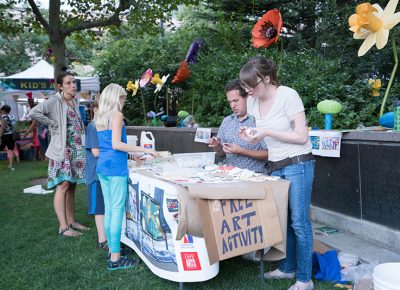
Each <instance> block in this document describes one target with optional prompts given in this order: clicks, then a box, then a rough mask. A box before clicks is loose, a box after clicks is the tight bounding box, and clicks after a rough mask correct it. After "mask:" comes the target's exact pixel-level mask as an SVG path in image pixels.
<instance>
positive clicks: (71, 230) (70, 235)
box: [58, 227, 82, 237]
mask: <svg viewBox="0 0 400 290" xmlns="http://www.w3.org/2000/svg"><path fill="white" fill-rule="evenodd" d="M69 231H70V232H71V234H69V235H68V234H66V233H67V232H69ZM58 235H59V236H63V237H78V236H80V235H82V233H81V232H77V231H75V230H74V229H71V228H70V227H66V228H65V229H60V230H59V231H58Z"/></svg>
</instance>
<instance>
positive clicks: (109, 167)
mask: <svg viewBox="0 0 400 290" xmlns="http://www.w3.org/2000/svg"><path fill="white" fill-rule="evenodd" d="M126 95H127V93H126V91H125V89H124V88H122V87H121V86H119V85H117V84H109V85H108V86H107V87H105V88H104V90H103V92H102V94H101V96H100V102H99V110H98V111H97V114H96V116H95V119H94V122H95V124H96V129H97V136H98V139H99V148H100V155H99V158H98V160H97V169H96V172H97V175H98V177H99V180H100V183H101V188H102V190H103V196H104V206H105V215H104V229H105V232H106V237H107V242H108V247H109V252H110V255H109V260H107V268H108V270H118V269H126V268H130V267H134V266H135V265H137V264H138V261H136V260H133V259H128V258H127V257H124V256H121V249H120V246H121V245H120V243H121V241H120V237H121V227H122V218H123V215H124V211H125V201H126V196H127V193H128V162H127V160H128V152H144V153H148V154H151V155H153V156H154V157H156V156H157V153H156V152H155V151H154V150H151V149H143V148H141V147H138V146H134V145H129V144H127V143H126V142H127V138H126V128H125V124H124V121H123V115H122V113H121V111H122V108H123V106H124V104H125V100H126Z"/></svg>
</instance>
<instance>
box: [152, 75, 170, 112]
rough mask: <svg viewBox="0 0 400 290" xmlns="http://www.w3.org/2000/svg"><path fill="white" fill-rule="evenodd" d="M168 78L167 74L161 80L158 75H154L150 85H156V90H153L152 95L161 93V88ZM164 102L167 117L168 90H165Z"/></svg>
mask: <svg viewBox="0 0 400 290" xmlns="http://www.w3.org/2000/svg"><path fill="white" fill-rule="evenodd" d="M168 78H169V74H168V75H166V76H163V77H162V78H160V75H159V74H154V76H153V78H152V79H151V83H152V84H153V85H156V89H155V90H154V93H157V92H159V91H161V89H162V87H163V86H164V84H165V82H166V81H167V79H168ZM165 102H166V113H167V115H168V113H169V110H168V107H169V105H168V104H169V100H168V88H165Z"/></svg>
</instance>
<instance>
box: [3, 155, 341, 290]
mask: <svg viewBox="0 0 400 290" xmlns="http://www.w3.org/2000/svg"><path fill="white" fill-rule="evenodd" d="M7 164H8V163H7V162H6V161H0V188H1V189H0V220H1V222H0V245H1V255H0V261H1V267H0V277H1V279H0V289H7V290H8V289H163V290H165V289H178V283H174V282H170V281H167V280H164V279H161V278H159V277H157V276H156V275H154V274H153V273H152V272H151V271H150V270H149V269H148V268H147V266H146V265H145V264H144V263H141V264H140V265H139V266H138V267H136V268H134V269H128V270H121V271H115V272H109V271H108V270H107V269H106V263H105V253H104V252H101V251H100V250H97V249H96V247H95V245H96V230H95V225H94V221H93V218H92V217H89V216H87V215H86V191H85V187H84V186H79V187H78V191H77V196H76V219H77V221H79V222H81V223H83V224H85V225H88V226H89V227H90V228H91V230H90V231H89V232H86V233H85V234H84V235H83V236H81V237H78V238H65V237H59V236H58V235H57V231H58V222H57V218H56V216H55V213H54V210H53V194H47V195H32V194H24V193H23V192H22V190H23V188H26V187H28V186H31V185H32V184H31V180H33V179H36V178H40V177H46V175H47V162H21V163H17V164H15V168H16V170H15V171H9V170H8V168H7ZM274 267H276V264H271V263H265V268H266V270H267V269H272V268H274ZM292 283H293V281H289V280H285V281H265V282H264V284H261V283H260V282H259V279H258V267H257V264H254V263H252V262H248V261H245V260H243V259H241V258H234V259H229V260H227V261H222V262H220V271H219V274H218V275H217V277H215V278H214V279H211V280H209V281H206V282H200V283H186V284H185V289H276V290H279V289H287V288H288V287H289V286H290V285H291V284H292ZM316 289H322V290H324V289H337V288H334V287H333V284H330V283H320V282H316Z"/></svg>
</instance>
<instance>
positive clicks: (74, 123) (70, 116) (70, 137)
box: [47, 108, 85, 188]
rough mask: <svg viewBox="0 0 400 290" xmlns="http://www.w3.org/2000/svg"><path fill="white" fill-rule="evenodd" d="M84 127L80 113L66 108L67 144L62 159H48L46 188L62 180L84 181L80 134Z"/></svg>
mask: <svg viewBox="0 0 400 290" xmlns="http://www.w3.org/2000/svg"><path fill="white" fill-rule="evenodd" d="M83 134H84V128H83V124H82V120H81V117H80V115H79V114H78V113H77V112H75V110H74V109H72V108H68V110H67V144H66V145H67V146H66V147H65V152H64V160H63V161H55V160H53V159H50V161H49V179H48V182H47V187H48V188H53V187H55V186H57V184H59V183H61V182H63V181H69V182H71V183H85V147H84V144H82V139H81V136H82V135H83Z"/></svg>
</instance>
